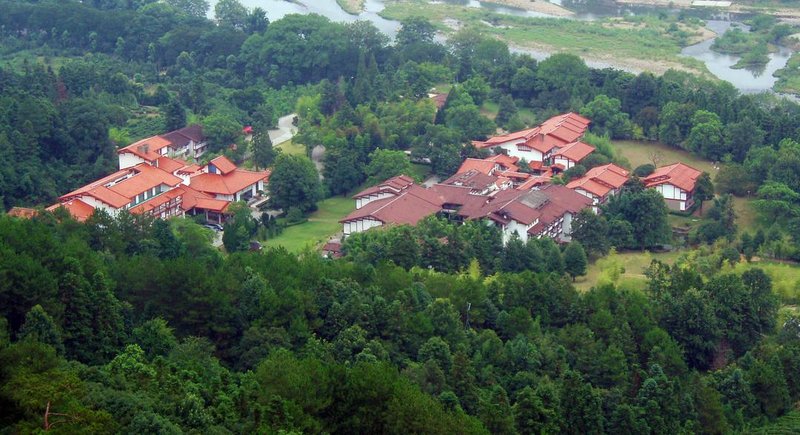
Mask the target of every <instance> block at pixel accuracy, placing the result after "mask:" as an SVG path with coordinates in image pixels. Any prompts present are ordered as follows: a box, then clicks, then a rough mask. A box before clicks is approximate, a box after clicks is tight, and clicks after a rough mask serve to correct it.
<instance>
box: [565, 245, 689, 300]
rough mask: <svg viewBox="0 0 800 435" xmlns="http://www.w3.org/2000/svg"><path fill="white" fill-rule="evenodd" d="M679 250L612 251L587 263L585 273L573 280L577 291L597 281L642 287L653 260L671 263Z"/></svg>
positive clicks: (679, 253)
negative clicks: (657, 251)
mask: <svg viewBox="0 0 800 435" xmlns="http://www.w3.org/2000/svg"><path fill="white" fill-rule="evenodd" d="M681 253H682V252H681V251H674V252H663V253H660V252H659V253H652V252H648V251H645V252H638V251H637V252H619V253H617V252H612V253H610V254H609V255H607V256H605V257H603V258H600V259H598V260H597V261H595V262H594V263H592V264H590V265H589V268H588V269H587V271H586V275H585V276H582V277H578V278H577V279H576V280H575V288H576V289H578V291H587V290H589V289H590V288H592V287H594V286H595V285H597V284H599V283H615V284H617V286H619V287H624V288H630V289H643V288H644V286H645V285H646V284H647V277H646V276H645V275H644V272H645V270H646V269H647V268H648V267H649V266H650V262H652V261H653V260H659V261H661V262H664V263H667V264H672V263H674V262H675V260H677V259H678V257H680V255H681Z"/></svg>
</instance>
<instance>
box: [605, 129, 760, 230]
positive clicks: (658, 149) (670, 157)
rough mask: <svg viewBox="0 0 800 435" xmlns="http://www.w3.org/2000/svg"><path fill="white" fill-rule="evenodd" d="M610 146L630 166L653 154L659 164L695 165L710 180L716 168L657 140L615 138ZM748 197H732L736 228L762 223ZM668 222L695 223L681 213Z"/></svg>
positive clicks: (695, 222) (646, 161)
mask: <svg viewBox="0 0 800 435" xmlns="http://www.w3.org/2000/svg"><path fill="white" fill-rule="evenodd" d="M613 144H614V147H615V149H616V151H617V153H619V155H620V156H622V157H625V158H626V159H628V161H629V162H630V163H631V167H632V168H636V167H637V166H639V165H643V164H645V163H650V164H652V163H653V157H656V159H658V164H659V166H664V165H669V164H672V163H678V162H683V163H685V164H687V165H689V166H692V167H694V168H697V169H699V170H701V171H705V172H708V173H709V174H711V179H712V180H713V179H714V177H715V176H716V174H717V170H716V169H714V166H713V164H712V163H711V162H709V161H708V160H705V159H703V158H701V157H698V156H695V155H694V154H691V153H689V152H687V151H684V150H682V149H680V148H675V147H671V146H669V145H665V144H662V143H660V142H645V141H633V140H618V141H613ZM752 201H753V199H752V198H739V197H734V198H733V207H734V210H735V211H736V223H737V225H738V226H739V231H740V232H741V231H750V232H754V231H755V230H757V229H758V228H759V227H761V226H762V223H761V222H759V220H758V216H757V214H756V210H755V208H753V205H752ZM709 206H710V204H706V206H704V207H703V209H704V211H705V210H707V209H708V207H709ZM669 220H670V222H669V223H670V225H672V226H687V225H688V226H693V225H696V224H697V223H698V221H697V218H695V217H683V216H675V215H670V216H669Z"/></svg>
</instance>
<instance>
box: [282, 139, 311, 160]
mask: <svg viewBox="0 0 800 435" xmlns="http://www.w3.org/2000/svg"><path fill="white" fill-rule="evenodd" d="M275 148H277V149H279V150H281V152H283V153H284V154H288V155H293V156H305V155H306V147H305V146H304V145H301V144H299V143H294V141H292V140H287V141H286V142H283V143H280V144H278V145H275Z"/></svg>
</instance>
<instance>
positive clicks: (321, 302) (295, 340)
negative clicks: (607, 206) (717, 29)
mask: <svg viewBox="0 0 800 435" xmlns="http://www.w3.org/2000/svg"><path fill="white" fill-rule="evenodd" d="M126 216H127V215H126ZM56 219H61V223H58V222H57V220H56ZM207 232H208V230H206V229H204V228H202V227H200V226H199V225H197V224H194V223H192V222H190V221H188V220H177V221H174V222H171V223H168V222H164V221H160V220H159V221H156V222H152V223H151V222H148V221H143V220H139V219H134V218H130V217H123V218H122V219H119V220H116V221H113V220H112V221H109V220H101V219H96V218H92V219H90V221H88V222H87V223H86V224H80V223H76V222H74V221H71V220H70V219H69V218H66V217H65V216H52V215H50V214H43V215H41V216H40V217H37V218H35V219H33V220H20V219H12V218H6V217H4V218H0V277H2V281H0V290H1V291H0V307H2V311H1V312H0V314H1V315H2V316H0V324H2V327H1V328H0V331H2V334H0V385H2V387H1V388H0V403H2V407H3V410H4V411H3V413H2V417H0V425H2V426H4V427H5V428H6V429H7V430H9V431H10V432H11V433H16V432H19V433H29V432H32V431H35V430H37V429H38V428H41V427H42V425H43V424H44V423H43V422H44V421H45V420H44V419H45V418H46V417H47V418H48V420H47V421H49V424H52V425H53V426H52V428H51V430H52V431H54V432H63V433H76V432H91V433H112V432H122V433H182V432H189V433H253V432H275V431H279V430H284V431H290V432H292V431H295V432H304V433H322V432H340V433H409V432H416V433H487V432H491V433H576V434H577V433H580V434H585V433H678V432H686V433H726V432H730V431H738V430H745V429H748V428H753V427H756V426H759V425H761V424H764V423H766V422H768V421H769V420H770V419H773V418H777V417H779V416H781V415H782V414H784V413H786V412H788V411H789V410H790V409H791V407H792V403H794V402H796V401H797V400H798V399H800V379H799V378H798V376H797V373H798V367H800V323H798V322H797V320H796V319H790V320H788V321H784V322H781V323H780V324H776V309H777V303H778V300H777V299H776V297H775V296H774V295H773V293H772V291H771V281H770V279H769V278H768V277H767V276H766V275H765V274H764V272H762V271H761V270H759V269H752V270H748V271H747V272H745V273H744V274H743V275H741V276H738V275H735V274H732V273H730V272H721V271H719V269H710V270H709V269H708V268H707V267H704V268H701V267H698V265H697V264H695V263H694V262H696V261H700V260H701V259H698V258H697V257H692V256H689V257H686V258H685V259H684V260H682V261H680V262H679V263H678V264H676V266H674V267H669V266H666V265H663V264H660V263H655V264H653V266H652V267H651V268H650V271H649V272H648V283H647V287H646V289H645V290H644V291H630V290H621V289H617V288H615V286H614V285H613V284H606V285H601V286H599V287H597V288H595V289H593V290H591V291H589V292H588V293H584V294H579V293H578V292H576V291H575V289H574V288H573V287H572V285H571V282H570V280H569V279H568V278H566V277H565V276H564V275H562V273H563V272H562V270H563V269H561V268H563V267H564V264H563V263H559V262H555V263H552V264H550V265H549V266H547V268H545V269H542V270H541V271H537V272H533V271H524V272H502V271H498V272H495V273H494V274H493V275H492V276H484V275H483V274H482V273H481V269H480V267H479V266H478V265H477V263H473V265H472V266H470V267H469V268H468V270H467V271H465V272H464V273H442V272H436V271H433V270H430V269H427V268H419V267H412V268H411V269H409V270H405V269H403V268H401V267H399V266H394V265H392V264H391V263H380V264H377V265H375V266H373V265H370V264H369V263H366V262H350V261H347V260H336V261H330V260H325V259H322V258H321V257H320V256H319V255H317V254H315V253H312V252H309V253H306V254H305V255H302V256H300V257H299V258H298V257H297V256H296V255H293V254H289V253H287V252H285V251H282V250H270V251H267V252H264V253H260V254H259V253H244V254H232V255H228V256H222V255H221V254H220V253H219V252H218V251H216V250H215V249H213V248H211V247H210V246H209V244H208V242H209V236H210V235H209V234H207ZM495 237H497V239H498V243H499V234H495ZM440 254H444V255H448V254H447V252H440ZM450 255H452V254H450ZM555 255H557V256H558V255H559V254H558V251H556V253H555ZM697 270H706V271H707V275H700V273H699V272H697ZM468 307H471V308H470V309H468ZM466 322H468V326H467V327H465V323H466ZM48 406H49V408H48ZM48 409H49V412H50V413H51V414H47V413H48Z"/></svg>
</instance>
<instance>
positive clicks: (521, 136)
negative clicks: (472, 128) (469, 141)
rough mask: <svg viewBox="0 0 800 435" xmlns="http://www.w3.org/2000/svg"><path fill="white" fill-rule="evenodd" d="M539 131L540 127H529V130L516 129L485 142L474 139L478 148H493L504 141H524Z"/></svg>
mask: <svg viewBox="0 0 800 435" xmlns="http://www.w3.org/2000/svg"><path fill="white" fill-rule="evenodd" d="M537 133H539V127H534V128H529V129H527V130H520V131H515V132H513V133H508V134H504V135H500V136H494V137H490V138H489V139H487V140H485V141H483V142H479V141H473V144H474V145H475V146H476V147H478V148H491V147H494V146H497V145H500V144H502V143H504V142H510V141H513V140H519V141H522V142H524V141H526V140H528V139H530V138H531V137H533V136H534V135H536V134H537Z"/></svg>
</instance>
